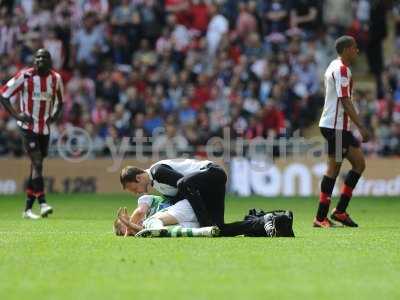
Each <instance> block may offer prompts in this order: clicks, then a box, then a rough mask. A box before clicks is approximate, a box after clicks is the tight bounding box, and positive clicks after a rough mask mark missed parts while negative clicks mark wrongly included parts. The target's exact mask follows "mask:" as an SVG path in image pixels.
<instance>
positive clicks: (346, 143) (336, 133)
mask: <svg viewBox="0 0 400 300" xmlns="http://www.w3.org/2000/svg"><path fill="white" fill-rule="evenodd" d="M319 129H320V130H321V133H322V135H323V136H324V138H325V139H326V140H327V142H328V155H329V156H335V155H336V154H340V153H341V155H342V157H345V156H346V154H347V151H348V150H349V147H350V146H352V147H355V148H359V147H360V142H359V141H358V140H357V139H356V138H355V136H354V135H353V133H352V132H351V131H347V130H336V129H331V128H325V127H320V128H319ZM337 147H340V148H341V149H340V151H341V152H337V149H336V148H337Z"/></svg>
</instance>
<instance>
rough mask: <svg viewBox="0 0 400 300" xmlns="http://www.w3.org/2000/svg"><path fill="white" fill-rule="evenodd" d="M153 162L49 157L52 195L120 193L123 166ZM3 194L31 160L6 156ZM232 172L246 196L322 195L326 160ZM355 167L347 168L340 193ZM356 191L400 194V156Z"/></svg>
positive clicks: (14, 188) (0, 180) (247, 163)
mask: <svg viewBox="0 0 400 300" xmlns="http://www.w3.org/2000/svg"><path fill="white" fill-rule="evenodd" d="M151 163H152V162H151V161H134V160H124V161H122V163H121V162H119V163H118V164H116V162H115V161H113V160H111V159H94V160H85V161H81V162H79V163H76V162H75V163H72V162H69V161H66V160H63V159H48V160H46V162H45V167H44V174H45V184H46V190H47V193H120V192H122V189H121V185H120V183H119V170H120V169H121V168H122V167H123V166H125V165H136V166H139V167H143V168H146V167H148V166H150V165H151ZM0 166H1V167H0V194H15V193H21V192H23V191H24V185H25V182H26V179H27V174H28V170H29V161H28V160H27V159H26V158H22V159H2V160H0ZM225 169H226V170H227V173H228V174H229V176H228V177H229V181H228V185H229V187H228V188H229V191H230V192H232V193H234V194H237V195H240V196H249V195H262V196H266V197H274V196H312V195H318V193H319V183H320V180H321V177H322V176H323V174H324V172H325V169H326V164H325V162H324V161H323V160H315V159H312V160H311V159H310V160H306V159H301V158H299V159H293V158H292V159H287V160H279V159H278V160H275V161H274V162H265V161H262V162H260V161H252V160H249V159H245V158H240V157H236V158H231V159H230V160H229V162H227V163H226V164H225ZM348 169H349V165H348V164H347V163H345V164H344V166H343V168H342V173H341V174H340V176H339V180H338V183H337V185H336V187H335V190H334V194H337V193H338V192H339V187H340V186H339V185H340V182H341V180H342V179H343V177H344V176H345V174H346V171H347V170H348ZM353 194H354V195H362V196H386V195H390V196H400V159H396V158H393V159H385V158H370V159H368V160H367V169H366V171H365V173H364V174H363V177H362V178H361V179H360V181H359V184H358V185H357V188H356V189H355V191H354V193H353Z"/></svg>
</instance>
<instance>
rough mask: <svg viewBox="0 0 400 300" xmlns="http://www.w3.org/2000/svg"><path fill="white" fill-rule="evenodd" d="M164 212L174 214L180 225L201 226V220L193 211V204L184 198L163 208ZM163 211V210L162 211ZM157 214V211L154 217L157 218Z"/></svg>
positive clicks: (187, 226) (188, 226)
mask: <svg viewBox="0 0 400 300" xmlns="http://www.w3.org/2000/svg"><path fill="white" fill-rule="evenodd" d="M162 212H166V213H168V214H170V215H171V216H173V217H174V218H175V219H177V220H178V223H179V224H178V225H180V226H182V227H186V228H198V227H200V224H199V221H198V220H197V217H196V214H195V213H194V211H193V208H192V206H191V205H190V203H189V201H188V200H186V199H184V200H181V201H178V202H176V203H175V204H174V205H171V206H169V207H167V208H165V209H163V210H162ZM160 213H161V212H160ZM157 214H158V213H155V214H154V216H153V217H155V218H157Z"/></svg>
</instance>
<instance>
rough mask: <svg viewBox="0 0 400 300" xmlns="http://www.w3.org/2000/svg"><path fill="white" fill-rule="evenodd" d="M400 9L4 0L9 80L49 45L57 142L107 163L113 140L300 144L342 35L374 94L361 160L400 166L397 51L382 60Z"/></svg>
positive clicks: (175, 0)
mask: <svg viewBox="0 0 400 300" xmlns="http://www.w3.org/2000/svg"><path fill="white" fill-rule="evenodd" d="M376 3H377V4H376ZM399 8H400V6H399V4H397V2H396V3H395V4H394V5H392V6H389V5H386V2H385V1H374V2H370V1H363V0H358V1H351V2H349V1H341V0H326V1H313V0H307V1H306V0H304V1H289V0H259V1H252V0H249V1H229V0H225V1H224V0H219V1H207V0H191V1H190V0H165V1H159V0H121V1H116V0H114V1H112V0H80V1H72V0H71V1H68V0H63V1H53V0H48V1H33V0H16V1H12V0H10V1H2V2H1V7H0V83H2V84H4V83H5V82H6V80H7V79H8V78H10V77H11V76H12V75H13V74H14V73H15V72H16V71H17V70H19V69H20V68H22V67H24V66H25V65H29V64H30V63H31V62H32V54H33V53H34V51H35V50H36V49H38V48H40V47H42V46H43V47H46V48H47V49H48V50H49V51H50V52H51V54H52V57H53V67H54V68H55V69H57V70H58V71H60V72H61V74H62V76H63V79H64V83H65V105H64V108H65V110H64V113H63V118H62V120H61V121H60V122H59V123H58V124H55V125H54V126H53V128H52V143H53V144H55V143H56V141H57V139H58V137H59V136H60V133H61V132H62V131H63V130H64V129H65V128H68V127H70V126H76V127H80V128H83V129H85V130H86V131H87V132H88V133H89V134H90V136H91V138H92V141H94V145H95V150H96V151H95V154H96V155H97V156H106V155H108V154H109V153H108V150H107V147H106V139H107V138H108V137H111V138H113V139H114V141H118V140H121V139H122V138H123V137H126V136H129V137H138V136H147V137H153V146H155V147H157V149H162V148H163V147H164V146H165V144H166V143H171V142H172V144H173V145H174V147H175V148H176V150H177V151H178V153H191V154H197V155H201V154H202V153H203V151H204V145H205V144H206V142H207V141H208V140H209V139H210V138H211V137H215V136H222V135H223V134H224V133H223V132H224V128H229V129H230V130H229V134H230V137H231V138H232V139H235V138H243V139H245V140H251V139H254V138H257V137H264V138H267V137H270V138H275V139H276V138H279V137H282V136H287V137H289V136H292V135H293V133H294V132H298V133H300V135H301V136H302V135H304V132H305V131H306V129H307V128H309V127H310V126H315V122H316V120H317V119H318V117H319V113H320V109H321V107H322V105H323V82H321V78H322V76H321V75H322V73H323V72H324V69H325V68H326V66H327V64H328V63H329V61H330V60H331V59H332V58H333V57H334V56H335V53H334V52H333V50H334V49H333V47H332V45H333V41H334V39H335V38H336V37H337V36H338V35H341V34H344V33H347V34H351V35H353V36H355V37H356V39H357V41H358V43H359V45H360V50H361V51H362V52H363V54H364V55H365V57H366V59H367V61H368V65H369V72H370V75H369V76H371V78H373V79H374V85H373V86H374V87H375V86H376V89H375V88H374V89H373V90H371V89H359V88H357V87H356V89H355V93H354V97H355V98H356V99H357V102H358V103H359V109H360V111H361V112H362V115H363V120H364V122H365V123H366V124H367V125H368V127H369V128H370V129H371V131H372V132H373V133H374V135H373V136H374V137H373V139H372V141H371V142H369V143H367V144H365V145H364V150H365V152H366V153H367V154H369V155H383V156H388V155H397V156H398V155H400V53H398V52H395V53H394V54H393V55H391V56H389V57H386V56H384V50H383V41H384V39H385V38H386V36H387V30H386V27H387V24H386V21H387V17H386V13H387V12H392V11H393V13H392V14H393V20H394V27H395V29H396V41H397V42H398V40H399V35H400V33H399V32H400V30H399V28H400V25H399V24H400V17H399V15H400V13H399V11H400V9H399ZM338 11H339V12H340V13H335V12H338ZM393 43H394V41H393ZM397 48H399V47H397ZM356 74H357V73H356ZM375 82H376V83H375ZM15 100H16V101H17V100H18V99H15ZM160 128H161V129H160ZM22 154H23V150H22V144H21V141H20V139H19V135H18V131H17V125H16V123H15V121H14V120H12V119H11V118H9V116H8V115H7V113H6V112H5V111H4V110H3V108H0V155H1V156H21V155H22Z"/></svg>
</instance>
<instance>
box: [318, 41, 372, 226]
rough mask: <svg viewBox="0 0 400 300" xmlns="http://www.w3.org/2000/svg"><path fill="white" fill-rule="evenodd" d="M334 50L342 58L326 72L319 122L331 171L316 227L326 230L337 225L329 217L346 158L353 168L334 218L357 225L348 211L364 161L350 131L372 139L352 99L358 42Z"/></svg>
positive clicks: (324, 185) (323, 188) (323, 185)
mask: <svg viewBox="0 0 400 300" xmlns="http://www.w3.org/2000/svg"><path fill="white" fill-rule="evenodd" d="M335 47H336V51H337V53H338V55H339V57H338V58H336V59H335V60H333V61H332V62H331V63H330V65H329V66H328V68H327V69H326V72H325V78H324V79H325V89H326V94H325V104H324V109H323V112H322V116H321V120H320V122H319V127H320V130H321V133H322V135H323V136H324V138H325V139H326V140H327V142H328V169H327V172H326V174H325V176H324V177H323V178H322V182H321V194H320V200H319V207H318V211H317V215H316V218H315V219H314V223H313V225H314V227H323V228H327V227H332V226H333V225H334V223H333V222H331V221H330V220H329V219H328V218H327V215H328V211H329V205H330V202H331V195H332V191H333V188H334V185H335V181H336V177H337V176H338V174H339V171H340V168H341V165H342V158H343V157H344V158H346V159H348V161H349V162H350V164H351V166H352V169H351V170H350V171H349V173H348V174H347V176H346V179H345V181H344V186H343V189H342V193H341V196H340V200H339V202H338V204H337V206H336V208H335V209H334V210H333V211H332V214H331V218H332V219H333V220H335V221H338V222H340V223H342V224H343V225H345V226H350V227H357V226H358V225H357V224H356V223H355V222H354V221H353V220H352V219H351V218H350V216H349V215H348V214H347V213H346V209H347V206H348V204H349V201H350V199H351V196H352V191H353V189H354V188H355V186H356V185H357V182H358V180H359V179H360V177H361V174H362V173H363V171H364V169H365V158H364V154H363V153H362V151H361V149H360V143H359V141H358V140H357V139H356V138H355V137H354V136H353V134H352V132H351V123H354V125H355V126H356V127H357V129H358V130H359V132H360V134H361V136H362V141H363V142H367V141H368V140H369V133H368V131H367V129H366V128H365V127H364V125H363V124H362V122H361V120H360V117H359V116H358V114H357V111H356V109H355V107H354V105H353V103H352V99H351V94H352V87H353V80H352V75H351V70H350V68H349V65H350V64H351V63H353V62H354V61H355V59H356V58H357V54H358V49H357V44H356V41H355V40H354V38H352V37H350V36H342V37H340V38H338V39H337V40H336V42H335Z"/></svg>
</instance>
